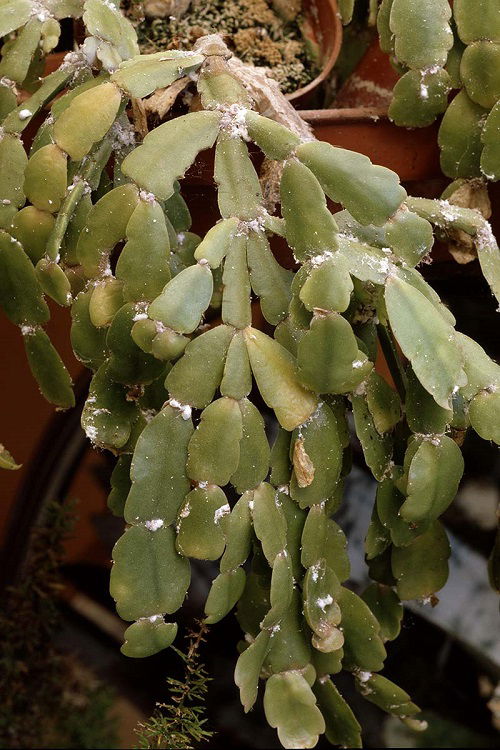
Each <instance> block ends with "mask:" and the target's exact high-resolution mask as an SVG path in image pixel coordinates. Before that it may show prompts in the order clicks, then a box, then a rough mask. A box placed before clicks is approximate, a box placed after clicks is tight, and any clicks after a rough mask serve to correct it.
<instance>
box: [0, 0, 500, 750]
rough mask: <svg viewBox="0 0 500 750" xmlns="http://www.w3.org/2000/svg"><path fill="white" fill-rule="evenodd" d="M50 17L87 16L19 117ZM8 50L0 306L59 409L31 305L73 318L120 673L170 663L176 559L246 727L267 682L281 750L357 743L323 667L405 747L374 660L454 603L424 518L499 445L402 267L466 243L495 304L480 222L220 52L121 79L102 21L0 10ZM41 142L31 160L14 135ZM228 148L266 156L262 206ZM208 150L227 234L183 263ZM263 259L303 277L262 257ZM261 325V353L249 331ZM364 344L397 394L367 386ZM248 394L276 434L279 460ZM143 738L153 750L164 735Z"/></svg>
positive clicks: (149, 58)
mask: <svg viewBox="0 0 500 750" xmlns="http://www.w3.org/2000/svg"><path fill="white" fill-rule="evenodd" d="M395 4H396V0H395ZM457 5H458V3H457ZM64 14H70V15H74V16H77V15H81V14H83V22H84V24H85V28H86V32H87V38H86V39H85V42H84V44H83V45H82V47H81V48H80V49H78V50H77V51H75V52H73V53H70V54H69V55H67V56H66V59H65V60H64V62H63V64H62V65H61V67H60V68H59V69H58V70H57V71H55V72H54V73H52V74H50V75H49V76H47V77H45V78H43V79H42V81H41V82H40V83H39V85H38V86H37V87H35V90H34V93H33V94H32V95H31V97H30V98H28V99H27V100H25V101H22V103H18V102H17V97H16V88H17V86H18V85H21V84H23V85H24V81H25V80H26V79H28V78H29V71H30V68H31V66H32V65H33V64H34V62H33V61H34V60H35V59H36V56H37V55H38V51H39V50H40V44H42V47H43V44H44V40H45V38H46V35H47V33H48V32H47V31H46V30H47V29H52V31H53V32H54V34H55V35H57V34H56V31H57V24H58V20H57V19H58V18H60V17H62V16H63V15H64ZM13 32H15V35H14V36H13V37H10V36H9V39H8V42H7V43H6V44H5V45H4V47H3V50H4V57H3V59H2V63H1V66H2V67H1V71H2V74H3V78H2V86H3V87H4V89H5V91H3V92H2V95H3V97H4V99H3V107H4V110H3V115H4V119H3V125H2V128H3V129H2V137H1V140H0V164H1V166H2V168H1V169H0V226H1V230H0V302H1V305H2V307H3V309H4V311H5V313H6V315H7V316H8V317H9V318H10V319H11V320H12V322H13V323H15V324H16V325H18V326H19V327H20V330H21V334H22V336H23V338H24V342H25V346H26V353H27V357H28V361H29V365H30V367H31V369H32V371H33V374H34V376H35V378H36V379H37V381H38V383H39V386H40V389H41V391H42V393H43V394H44V395H45V396H46V397H47V398H48V399H49V400H50V401H52V402H53V403H54V404H55V405H56V406H57V407H58V408H62V409H65V408H69V407H71V406H72V405H73V403H74V397H73V392H72V388H71V382H70V378H69V375H68V373H67V371H66V369H65V367H64V365H63V363H62V361H61V359H60V357H59V355H58V354H57V352H56V351H55V349H54V348H53V346H52V344H51V342H50V340H49V338H48V336H47V334H46V332H45V331H44V329H43V326H44V324H45V323H46V322H47V320H48V318H49V309H48V307H47V304H46V301H45V299H44V295H47V296H49V297H51V298H52V299H53V300H54V301H55V302H57V303H59V304H60V305H64V306H71V315H72V328H71V341H72V345H73V349H74V352H75V354H76V356H77V357H78V358H79V359H80V360H81V361H82V362H83V363H84V364H85V365H86V366H87V367H88V368H89V369H90V370H91V371H92V372H93V377H92V382H91V385H90V391H89V395H88V398H87V401H86V405H85V408H84V410H83V416H82V424H83V427H84V429H85V431H86V433H87V435H88V437H89V438H90V439H91V440H92V442H93V443H94V444H95V445H96V446H97V447H98V448H100V449H107V450H110V451H112V452H113V453H114V454H116V455H117V456H118V460H117V464H116V468H115V470H114V472H113V476H112V491H111V494H110V498H109V504H110V507H111V508H112V510H113V512H114V513H116V514H119V515H123V516H124V518H125V521H126V523H127V525H128V526H127V529H126V531H125V533H124V534H123V536H122V538H121V539H120V540H119V541H118V543H117V545H116V547H115V549H114V553H113V557H114V566H113V569H112V573H111V592H112V595H113V597H114V598H115V600H116V605H117V610H118V613H119V614H120V615H121V617H123V618H124V619H125V620H127V621H129V622H130V623H131V624H130V626H129V627H128V629H127V631H126V634H125V643H124V645H123V646H122V652H123V653H124V654H125V655H127V656H129V657H133V658H140V657H144V656H150V655H152V654H155V653H157V652H158V651H160V650H161V649H164V648H167V647H168V646H170V645H171V644H172V643H173V641H174V638H175V636H176V633H177V625H176V624H175V622H173V621H170V620H168V621H166V620H165V615H171V614H173V613H174V612H176V611H177V610H178V609H179V607H181V606H182V603H183V601H184V598H185V596H186V592H187V590H188V587H189V583H190V575H191V573H190V562H189V559H190V558H196V559H202V560H220V572H219V574H218V576H217V577H216V578H215V580H214V581H213V584H212V588H211V590H210V593H209V595H208V598H207V601H206V605H205V624H206V625H209V624H211V623H215V622H218V621H219V620H221V619H222V618H223V617H225V616H226V615H227V614H229V613H230V612H231V611H232V610H233V608H235V607H236V611H237V618H238V621H239V623H240V625H241V627H242V630H243V633H244V640H243V641H242V642H241V644H240V655H239V658H238V661H237V664H236V671H235V680H236V683H237V685H238V687H239V689H240V694H241V702H242V704H243V706H244V709H245V711H249V710H250V709H251V708H252V706H253V705H254V703H255V700H256V697H257V693H258V689H259V680H260V679H262V680H263V681H264V682H265V692H264V708H265V712H266V716H267V719H268V721H269V723H270V725H271V726H272V727H276V728H277V730H278V735H279V738H280V740H281V742H282V744H283V745H284V747H288V748H296V747H313V746H314V745H315V744H316V742H317V740H318V737H319V735H321V734H323V733H326V736H327V737H328V739H329V740H330V742H332V743H333V744H337V745H341V746H344V747H360V746H361V728H360V725H359V724H358V721H357V719H356V717H355V716H354V714H353V712H352V710H351V708H350V706H349V705H348V704H347V703H346V701H345V700H344V698H343V697H342V696H341V694H340V692H339V691H338V689H337V687H336V685H335V681H334V679H332V675H335V674H337V673H338V672H340V671H341V670H346V671H347V672H349V673H351V674H352V676H353V679H354V681H355V683H356V686H357V688H358V689H359V691H360V692H361V694H362V695H363V696H364V697H365V698H366V699H367V700H368V701H371V702H372V703H375V704H376V705H377V706H379V707H381V708H382V709H384V710H386V711H387V712H388V713H390V714H393V715H395V716H399V717H400V718H401V719H402V720H403V721H405V722H407V723H408V724H410V725H411V726H415V727H419V726H420V724H419V721H418V713H419V708H418V707H417V706H416V705H415V704H414V703H413V702H412V701H411V699H410V697H409V696H408V694H407V693H406V692H405V691H404V690H402V689H401V688H399V687H398V686H396V685H394V684H393V683H392V682H390V681H389V680H388V679H387V678H385V677H384V676H382V675H380V674H379V672H380V671H381V670H382V669H383V666H384V659H385V656H386V649H385V643H386V642H387V641H390V640H392V639H394V638H396V637H397V635H398V633H399V630H400V623H401V617H402V605H401V601H402V600H408V599H425V598H428V597H433V596H434V595H435V592H436V591H438V590H439V589H440V588H441V587H442V586H443V585H444V583H445V582H446V578H447V575H448V562H447V560H448V556H449V553H450V548H449V543H448V539H447V535H446V531H445V529H444V526H443V525H442V523H441V522H440V520H439V518H440V516H441V515H442V513H443V512H444V511H445V510H446V508H447V507H448V506H449V505H450V503H451V502H452V501H453V498H454V496H455V494H456V491H457V487H458V484H459V482H460V479H461V476H462V472H463V459H462V455H461V451H460V448H459V443H460V439H461V437H463V433H464V432H465V431H466V430H467V429H469V428H472V429H473V430H475V431H476V432H477V433H478V434H479V435H480V436H481V437H483V438H484V439H485V440H494V441H495V442H496V443H500V420H499V413H500V367H499V366H498V365H497V364H495V362H493V361H492V360H491V359H490V358H489V357H488V356H487V354H486V353H485V352H484V351H483V349H482V348H481V347H480V346H479V345H478V344H477V343H476V342H474V341H472V340H471V339H470V338H468V337H467V336H464V335H463V334H461V333H459V332H458V331H456V329H455V320H454V317H453V315H452V313H451V312H450V310H449V309H448V308H447V307H446V306H445V305H444V304H443V303H442V302H441V300H440V299H439V297H438V295H437V294H436V292H435V291H434V290H433V289H432V288H431V287H430V286H429V285H428V284H427V283H426V282H425V280H424V279H423V277H422V276H421V274H420V273H419V271H418V270H417V269H416V266H418V264H419V263H421V262H422V261H423V260H425V259H426V257H427V256H428V254H429V253H430V251H431V248H432V245H433V241H434V230H436V233H438V234H439V235H441V236H446V235H448V234H449V233H452V232H456V231H457V230H460V231H461V232H463V233H465V234H467V235H468V236H469V237H470V238H471V241H472V242H473V243H474V244H475V247H476V249H477V254H478V257H479V261H480V264H481V267H482V270H483V273H484V275H485V277H486V279H487V280H488V282H489V284H490V286H491V288H492V290H493V292H494V293H495V294H497V296H498V295H499V293H500V253H499V249H498V246H497V243H496V241H495V238H494V237H493V235H492V232H491V229H490V227H489V224H488V223H487V222H486V220H485V219H484V217H483V216H482V215H481V214H480V213H479V212H478V211H476V210H473V209H468V208H460V207H457V206H452V205H451V204H450V203H449V202H447V201H443V200H441V201H434V200H427V199H421V198H410V197H408V195H407V193H406V191H405V189H404V188H403V187H402V186H401V184H400V183H399V180H398V177H397V175H396V174H395V173H394V172H392V171H390V170H388V169H386V168H384V167H380V166H374V165H373V164H372V163H371V162H370V160H369V159H368V158H366V157H365V156H362V155H360V154H358V153H355V152H352V151H346V150H343V149H339V148H336V147H334V146H332V145H329V144H327V143H320V142H318V141H315V140H314V138H313V136H312V134H311V133H310V131H309V130H308V128H307V127H306V126H305V125H304V124H303V123H302V124H301V123H300V121H299V118H294V115H293V112H292V111H291V110H290V109H287V106H286V103H285V102H283V101H282V100H280V99H279V97H278V95H277V94H276V91H275V90H274V89H272V88H266V86H268V84H266V82H265V80H263V78H262V75H261V73H259V72H258V71H252V70H251V69H250V70H248V69H245V68H244V66H242V65H241V64H240V63H239V62H238V61H237V60H234V59H232V58H231V54H230V53H229V52H228V50H227V48H226V46H225V45H224V44H223V43H222V41H221V39H220V38H219V37H217V36H208V37H203V38H201V39H200V40H199V41H198V42H197V44H196V45H195V47H194V49H193V50H192V51H188V52H179V51H172V50H169V51H165V52H159V53H155V54H152V55H140V54H139V50H138V47H137V42H136V37H135V33H134V30H133V28H132V27H131V26H130V24H129V23H128V22H127V20H126V19H125V18H124V17H123V16H122V15H121V13H120V11H119V10H118V9H117V7H116V5H115V4H114V3H113V2H111V0H85V1H84V2H82V1H81V0H59V1H58V0H43V2H42V1H41V0H36V1H34V0H4V2H3V3H1V4H0V34H1V35H3V36H6V35H11V34H12V33H13ZM49 46H50V45H49ZM20 61H21V62H22V65H21V64H20ZM181 79H183V84H182V86H184V85H185V84H186V85H187V83H189V84H190V85H191V86H192V87H193V88H195V93H196V94H197V96H196V97H194V98H193V99H192V102H193V106H192V110H191V111H189V112H188V113H187V114H184V115H182V116H178V117H175V118H172V119H169V120H168V121H166V122H164V123H163V124H160V125H159V126H157V127H156V128H155V129H154V130H152V131H151V132H149V133H148V134H147V135H146V137H145V138H144V140H143V142H142V143H139V144H137V143H136V137H135V134H134V131H133V127H132V125H131V124H130V121H129V116H128V114H129V109H130V106H131V108H132V111H134V112H136V113H137V112H141V111H142V110H141V107H142V105H141V100H143V99H144V98H146V97H150V96H151V95H153V94H154V93H155V92H157V91H158V89H162V90H163V89H165V90H166V91H167V93H168V95H169V96H170V95H171V96H174V94H175V91H179V90H181V89H182V87H181V86H179V84H178V83H177V82H178V81H179V80H181ZM186 81H187V83H186ZM175 86H177V88H175ZM169 87H173V88H169ZM63 91H64V92H65V93H64V94H63V96H61V97H58V96H57V95H58V94H59V93H60V92H63ZM174 98H175V96H174ZM48 105H50V113H49V115H48V116H47V117H45V119H43V115H42V113H43V110H44V108H45V107H46V106H48ZM254 106H255V107H257V108H260V109H261V110H262V111H264V110H265V111H268V112H272V113H273V117H272V118H269V117H267V116H263V115H262V114H259V113H258V112H257V111H255V109H254ZM39 117H42V119H43V121H41V124H40V125H39V127H38V130H37V132H36V135H35V138H34V141H33V143H32V145H31V147H30V150H29V154H27V153H26V148H25V146H24V145H23V141H22V136H23V132H24V131H25V129H26V126H27V125H28V124H30V123H33V124H34V123H35V122H37V120H36V118H39ZM284 122H286V123H289V124H290V127H287V126H286V125H285V124H283V123H284ZM247 143H253V144H255V145H256V146H257V147H258V149H260V151H261V152H262V153H263V155H264V156H265V159H266V169H265V170H263V174H265V175H266V180H265V182H266V185H265V187H266V191H265V195H264V193H263V190H262V186H261V182H260V181H259V177H258V174H257V172H256V169H255V166H254V163H253V161H252V159H251V158H250V155H249V150H248V146H247ZM214 146H215V167H214V177H215V182H216V183H217V188H218V206H219V211H220V215H221V219H220V220H219V221H218V222H217V223H216V224H215V225H214V226H213V227H212V228H211V229H210V230H209V231H208V232H207V234H206V235H205V236H204V237H203V238H201V237H198V236H196V235H195V234H193V233H191V232H190V231H189V230H190V226H191V220H190V215H189V211H188V207H187V206H186V204H185V202H184V200H183V198H182V196H181V192H180V184H179V182H178V180H179V179H181V178H182V177H183V175H184V174H185V172H186V171H187V170H188V168H189V167H190V166H191V165H192V164H193V162H194V161H195V159H196V157H197V155H198V153H200V152H201V151H204V150H206V149H211V148H212V147H214ZM6 165H8V168H6ZM276 191H277V193H278V198H279V202H280V206H281V208H280V213H278V212H276V211H275V210H274V208H273V205H272V204H273V201H271V200H269V198H270V196H272V195H274V193H276ZM327 197H329V198H330V199H331V200H332V201H334V202H335V203H338V204H341V207H342V208H341V210H339V211H337V212H335V213H333V212H332V211H331V210H330V208H329V206H328V204H327ZM273 235H276V236H278V237H281V238H284V240H285V241H286V243H287V244H288V246H289V248H290V249H291V251H292V253H293V256H294V259H295V270H294V271H289V270H286V269H285V268H283V267H282V266H281V265H280V264H279V263H278V262H277V260H276V259H275V257H274V255H273V253H272V252H271V247H270V240H271V239H272V237H273ZM258 305H260V311H261V313H262V316H263V318H264V319H265V321H266V326H267V329H266V330H268V331H271V330H274V335H269V333H267V332H264V331H262V330H260V329H259V327H258V326H257V325H253V324H252V319H253V313H254V312H256V311H257V306H258ZM254 317H255V319H256V320H259V319H260V318H259V317H258V316H257V315H255V316H254ZM204 320H205V322H203V321H204ZM379 345H380V348H381V349H382V350H383V352H384V354H385V357H386V360H387V364H388V366H389V369H390V372H391V375H392V380H391V382H388V381H386V380H384V378H383V377H381V375H380V374H379V373H378V371H377V369H376V367H375V365H376V362H377V359H378V349H379ZM393 384H395V387H393ZM259 394H260V398H261V399H262V400H263V401H264V402H265V403H266V404H267V406H268V407H269V408H270V409H271V410H272V411H274V414H275V416H276V420H277V423H278V430H277V437H276V439H275V441H274V443H273V445H272V448H271V447H270V446H269V443H268V439H267V436H266V432H265V429H264V421H263V418H262V415H261V414H260V412H259V410H258V408H257V407H256V405H255V402H257V403H259V401H258V400H257V399H258V398H259ZM351 411H352V414H353V418H354V426H355V431H356V434H357V437H358V439H359V441H360V443H361V447H362V449H363V453H364V457H365V460H366V464H367V466H368V468H369V469H370V471H371V472H372V474H373V476H374V478H375V479H376V480H377V482H378V491H377V497H376V502H375V505H374V508H373V515H372V520H371V523H370V526H369V528H368V530H367V536H366V558H367V563H368V567H369V572H370V575H371V577H372V579H373V583H372V584H371V585H370V586H369V587H368V589H367V590H366V591H364V592H363V594H362V595H361V596H358V595H357V594H356V593H354V592H353V591H352V590H351V589H350V588H349V587H348V586H346V585H345V583H346V581H347V579H348V578H349V559H348V556H347V552H346V545H347V540H346V538H345V536H344V533H343V531H342V530H341V529H340V527H339V526H338V525H337V523H336V522H335V521H334V520H333V519H332V515H333V514H334V513H335V512H336V510H337V509H338V508H339V506H340V504H341V502H342V495H343V486H344V480H345V477H346V476H347V475H348V474H349V471H350V462H351V449H350V437H349V429H348V422H347V416H348V414H349V413H350V412H351ZM4 462H5V463H6V464H7V465H9V463H12V462H11V461H10V459H8V457H6V458H5V460H4ZM229 485H232V487H233V488H234V490H236V492H237V493H238V496H239V499H238V500H237V502H235V503H234V504H233V506H232V507H231V506H230V504H229V502H228V499H227V495H226V491H225V490H224V488H225V487H228V486H229ZM495 559H496V558H495ZM495 576H497V577H498V573H497V572H496V573H494V575H493V578H495ZM177 687H178V689H179V691H181V693H182V689H183V688H182V687H181V686H180V685H179V686H177ZM200 688H201V683H200ZM181 693H178V697H179V703H178V707H180V706H181V705H182V706H183V707H185V705H186V704H184V703H181V702H182V695H181ZM186 715H187V714H186V713H184V714H183V716H184V718H185V716H186ZM181 718H182V717H181ZM191 719H192V721H193V724H192V725H191V726H192V727H195V725H197V721H198V719H197V717H196V716H191ZM154 722H156V723H153V724H151V725H148V728H147V731H148V732H152V733H153V735H154V732H155V731H156V730H157V729H159V728H160V729H161V727H160V725H159V724H158V723H157V722H160V724H161V723H162V722H163V720H162V719H155V720H154ZM197 726H198V727H199V725H197ZM182 731H184V730H182ZM196 731H197V732H198V729H197V730H196ZM199 731H200V732H201V731H202V730H199ZM203 731H204V730H203ZM198 737H201V734H198ZM193 739H196V738H195V737H194V735H193Z"/></svg>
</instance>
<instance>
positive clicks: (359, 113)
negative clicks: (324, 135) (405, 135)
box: [298, 107, 406, 129]
mask: <svg viewBox="0 0 500 750" xmlns="http://www.w3.org/2000/svg"><path fill="white" fill-rule="evenodd" d="M298 114H299V115H300V116H301V117H302V119H304V120H306V121H307V122H308V123H310V124H311V125H313V126H314V125H339V124H342V123H356V122H371V123H375V122H378V121H379V120H389V115H388V112H387V108H386V107H345V108H342V107H340V108H335V109H300V110H298ZM405 129H406V128H405Z"/></svg>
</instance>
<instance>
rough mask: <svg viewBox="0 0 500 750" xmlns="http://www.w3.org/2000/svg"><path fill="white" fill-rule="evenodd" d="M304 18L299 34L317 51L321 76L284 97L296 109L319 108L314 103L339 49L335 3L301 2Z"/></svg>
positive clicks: (327, 0)
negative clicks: (313, 105) (308, 40)
mask: <svg viewBox="0 0 500 750" xmlns="http://www.w3.org/2000/svg"><path fill="white" fill-rule="evenodd" d="M304 15H305V23H304V27H303V32H304V34H305V36H306V37H307V38H308V39H310V40H311V42H312V43H313V44H314V45H315V46H317V47H319V52H320V62H321V72H320V73H319V74H318V75H317V76H316V78H314V79H313V80H312V81H311V82H310V83H308V84H307V86H303V87H302V88H300V89H297V91H294V92H293V93H292V94H288V95H287V99H289V100H290V101H291V102H293V104H294V106H296V107H299V108H300V107H305V106H311V105H312V104H318V105H319V104H321V102H318V101H315V100H316V99H317V98H318V93H319V90H321V88H322V86H323V84H324V83H325V81H326V80H327V79H328V77H329V75H330V74H331V72H332V68H333V66H334V65H335V63H336V61H337V58H338V56H339V53H340V48H341V46H342V21H341V20H340V13H339V9H338V3H337V0H304Z"/></svg>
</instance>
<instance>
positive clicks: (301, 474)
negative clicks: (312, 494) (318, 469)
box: [293, 438, 315, 487]
mask: <svg viewBox="0 0 500 750" xmlns="http://www.w3.org/2000/svg"><path fill="white" fill-rule="evenodd" d="M293 468H294V471H295V476H296V477H297V484H298V485H299V487H309V485H310V484H312V482H313V479H314V472H315V468H314V464H313V462H312V461H311V459H310V458H309V456H308V455H307V453H306V449H305V448H304V441H303V440H302V438H298V439H297V440H296V441H295V445H294V446H293Z"/></svg>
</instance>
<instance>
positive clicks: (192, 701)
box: [137, 622, 213, 750]
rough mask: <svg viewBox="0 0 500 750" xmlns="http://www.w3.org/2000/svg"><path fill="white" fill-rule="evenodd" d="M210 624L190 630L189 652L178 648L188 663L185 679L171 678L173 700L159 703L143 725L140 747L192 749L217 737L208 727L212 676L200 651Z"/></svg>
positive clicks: (175, 649) (139, 733)
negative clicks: (209, 689)
mask: <svg viewBox="0 0 500 750" xmlns="http://www.w3.org/2000/svg"><path fill="white" fill-rule="evenodd" d="M207 630H208V626H207V625H206V624H205V623H203V622H201V623H197V624H196V629H193V630H191V631H190V632H189V633H188V648H187V651H186V653H184V652H182V651H179V649H177V648H174V651H175V652H176V654H177V655H178V656H179V657H180V658H181V659H182V661H183V662H184V669H185V674H184V679H182V680H176V679H174V678H173V677H168V678H167V686H168V689H169V694H170V702H169V703H158V704H157V707H156V711H155V713H154V714H153V716H152V717H151V718H150V719H148V720H147V721H145V722H144V723H141V724H139V728H138V730H137V732H138V735H139V747H140V748H155V747H157V748H177V749H178V750H181V749H183V748H185V750H190V749H191V748H194V747H197V746H198V745H199V743H200V742H203V741H206V740H208V739H210V737H212V736H213V732H211V731H210V730H209V729H207V728H206V726H205V724H206V718H205V697H206V693H207V691H208V683H209V681H210V677H209V675H208V674H207V672H206V670H205V668H204V667H203V664H202V663H201V662H200V655H199V650H200V646H201V644H202V643H203V642H204V641H205V634H206V632H207Z"/></svg>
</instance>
